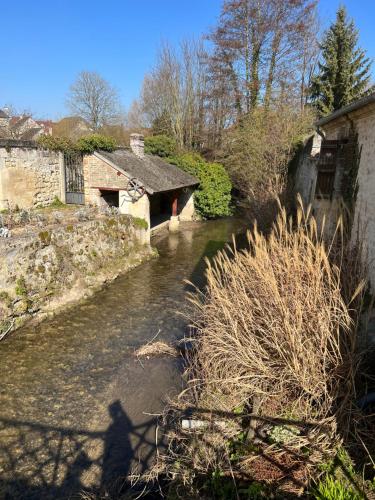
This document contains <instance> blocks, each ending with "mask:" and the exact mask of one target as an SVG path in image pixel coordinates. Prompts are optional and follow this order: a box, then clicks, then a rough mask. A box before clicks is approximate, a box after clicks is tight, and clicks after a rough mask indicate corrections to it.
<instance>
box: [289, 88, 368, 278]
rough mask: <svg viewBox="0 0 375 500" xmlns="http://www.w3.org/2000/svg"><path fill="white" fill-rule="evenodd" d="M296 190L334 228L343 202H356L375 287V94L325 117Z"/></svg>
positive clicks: (357, 221)
mask: <svg viewBox="0 0 375 500" xmlns="http://www.w3.org/2000/svg"><path fill="white" fill-rule="evenodd" d="M296 189H297V191H298V192H299V193H300V194H301V196H302V199H303V201H304V203H305V204H306V205H307V204H311V205H312V209H313V212H314V214H315V216H316V217H317V219H318V221H319V220H321V219H322V217H323V215H324V216H325V218H326V221H327V228H328V230H329V229H331V228H332V227H333V226H334V224H335V222H336V220H337V216H338V211H339V207H340V204H341V202H344V203H345V204H348V203H351V202H355V205H354V218H353V220H354V226H353V229H352V237H353V238H354V234H357V232H358V231H359V234H361V237H362V238H363V241H364V243H365V249H366V251H367V259H368V262H369V265H370V281H371V283H372V287H373V288H374V287H375V93H374V94H371V95H370V96H367V97H364V98H362V99H360V100H358V101H356V102H354V103H352V104H350V105H348V106H346V107H344V108H342V109H340V110H338V111H336V112H334V113H332V114H331V115H329V116H326V117H324V118H322V119H320V120H319V121H318V122H317V124H316V134H315V135H314V137H312V138H310V140H309V141H308V142H307V144H306V146H305V149H304V152H303V155H302V158H301V161H300V163H299V167H298V170H297V174H296Z"/></svg>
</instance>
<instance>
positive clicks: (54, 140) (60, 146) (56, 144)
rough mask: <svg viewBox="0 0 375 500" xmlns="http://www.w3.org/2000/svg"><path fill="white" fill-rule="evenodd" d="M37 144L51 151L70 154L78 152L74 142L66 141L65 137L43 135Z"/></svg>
mask: <svg viewBox="0 0 375 500" xmlns="http://www.w3.org/2000/svg"><path fill="white" fill-rule="evenodd" d="M36 142H37V143H38V145H39V146H40V147H41V148H43V149H49V150H50V151H62V152H70V151H75V150H76V146H75V144H74V142H73V141H71V140H70V139H66V138H65V137H54V136H52V135H41V136H40V137H38V139H37V141H36Z"/></svg>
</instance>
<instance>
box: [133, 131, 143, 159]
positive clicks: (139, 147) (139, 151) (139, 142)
mask: <svg viewBox="0 0 375 500" xmlns="http://www.w3.org/2000/svg"><path fill="white" fill-rule="evenodd" d="M130 149H131V150H132V151H133V153H134V154H135V155H136V156H138V158H144V157H145V140H144V137H143V135H142V134H130Z"/></svg>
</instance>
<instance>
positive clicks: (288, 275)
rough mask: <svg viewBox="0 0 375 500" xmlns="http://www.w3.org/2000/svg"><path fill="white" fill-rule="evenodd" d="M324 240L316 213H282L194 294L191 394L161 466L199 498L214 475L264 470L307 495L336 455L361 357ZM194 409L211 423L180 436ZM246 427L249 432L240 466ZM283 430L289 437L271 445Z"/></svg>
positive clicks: (170, 421)
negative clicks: (200, 483) (201, 481)
mask: <svg viewBox="0 0 375 500" xmlns="http://www.w3.org/2000/svg"><path fill="white" fill-rule="evenodd" d="M301 206H302V205H301ZM339 233H340V222H339V224H338V227H337V233H336V235H335V236H336V237H337V235H338V234H339ZM323 235H324V230H321V231H319V230H318V227H317V224H316V221H315V220H314V218H313V217H311V215H310V213H309V212H307V213H304V211H303V210H302V209H301V208H299V209H298V211H297V215H296V218H295V219H294V220H292V219H288V218H287V215H286V211H285V209H281V210H280V213H279V216H278V218H277V220H276V222H275V224H274V226H273V228H272V230H271V232H270V234H269V235H268V236H267V237H266V236H264V235H263V234H261V233H260V232H259V231H258V230H257V228H256V227H255V228H254V229H253V230H251V231H250V232H249V233H248V241H249V248H248V249H247V250H243V251H237V250H236V248H235V245H234V247H233V248H231V250H229V249H228V250H227V251H223V252H220V253H219V254H218V255H217V256H216V258H215V259H214V260H213V262H207V265H208V267H207V289H206V291H205V292H204V293H199V292H197V293H195V294H194V295H192V296H191V297H190V299H191V300H192V302H193V304H194V305H195V310H196V313H197V314H196V317H195V319H194V325H193V326H194V332H195V333H194V335H193V338H192V339H189V341H192V344H193V350H192V351H191V352H190V354H189V355H188V359H187V366H188V368H187V372H186V377H187V388H186V390H185V391H184V392H183V393H182V394H181V395H180V397H179V399H178V400H177V401H174V402H173V404H172V405H171V407H170V410H169V412H168V413H167V415H166V424H167V425H169V429H170V432H169V435H168V441H169V445H170V446H169V451H168V453H167V454H166V455H165V456H163V457H160V458H161V459H160V460H159V462H158V464H157V466H156V468H155V470H154V472H156V473H164V474H167V476H168V477H170V478H172V479H176V480H178V481H179V482H181V483H182V484H185V485H189V487H190V488H191V489H190V494H192V492H193V486H192V485H193V484H194V481H195V480H196V478H197V477H199V476H200V475H204V474H207V473H208V472H209V471H215V470H221V471H224V473H225V474H229V475H232V476H234V475H235V474H239V475H242V476H244V475H245V476H246V477H248V478H254V477H256V475H255V476H254V470H258V476H259V474H260V476H262V474H263V479H266V480H267V479H268V480H269V481H271V482H272V481H274V480H275V481H278V482H279V484H281V483H280V481H281V479H285V484H286V485H287V486H285V488H286V489H289V490H290V489H292V490H293V489H294V490H295V491H299V492H300V491H302V490H303V488H304V486H305V485H306V483H307V481H308V478H309V476H310V475H311V474H312V471H314V470H316V466H317V464H319V463H321V462H322V460H326V459H327V458H329V457H330V456H332V455H333V454H334V453H335V450H336V449H337V446H338V444H339V442H340V439H341V438H340V434H339V432H338V426H341V425H342V423H341V420H342V417H345V416H346V413H347V411H348V410H349V409H350V408H351V407H352V401H353V399H354V391H355V385H354V378H355V372H356V369H357V366H358V357H357V350H356V328H355V321H353V314H352V313H351V310H350V308H349V307H348V304H347V302H346V301H345V298H344V297H343V294H342V286H343V285H342V280H343V276H342V272H343V261H344V257H343V255H341V260H340V259H338V258H337V255H338V254H337V255H336V259H335V262H336V263H338V264H339V265H335V264H332V262H331V261H330V252H332V251H333V248H334V245H333V244H331V245H327V244H326V243H325V242H324V236H323ZM335 248H336V247H335ZM360 277H361V273H359V272H358V273H357V274H356V276H354V274H352V276H351V281H350V283H349V284H348V285H347V293H349V292H350V294H351V297H350V302H351V304H353V303H354V301H355V300H356V298H357V300H360V299H358V298H359V297H361V294H362V293H363V289H364V283H363V282H362V281H358V280H357V281H356V279H357V278H360ZM187 412H188V413H189V415H190V418H197V419H205V420H207V421H209V422H210V425H209V426H208V427H207V428H205V429H204V430H195V431H191V430H187V431H186V430H185V431H183V430H181V428H180V420H181V418H182V416H183V415H186V413H187ZM217 419H221V420H223V421H225V422H226V424H227V425H226V426H224V427H223V426H222V425H220V426H218V425H216V421H217ZM344 420H345V418H344ZM346 423H348V419H346ZM243 427H245V428H246V429H247V430H249V428H250V432H249V434H248V440H245V442H244V443H243V446H242V448H241V447H240V448H241V450H240V452H239V454H240V456H239V457H238V458H237V459H236V461H235V464H234V463H233V460H232V459H231V455H233V443H235V440H236V436H238V433H239V430H240V429H241V428H243ZM272 429H273V430H272ZM275 430H276V431H277V432H279V431H281V435H283V436H284V437H283V438H280V439H277V438H276V439H271V436H272V433H273V432H274V433H275ZM283 433H284V434H283ZM285 433H286V436H287V437H285ZM254 438H255V439H254ZM254 445H255V448H256V449H255V448H254ZM264 463H266V464H267V467H268V469H270V468H271V469H272V471H273V472H272V473H271V472H270V471H269V470H268V469H267V467H266V468H264ZM262 467H263V469H262ZM234 468H235V469H236V472H234V470H233V469H234ZM262 471H263V472H262Z"/></svg>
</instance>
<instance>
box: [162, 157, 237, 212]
mask: <svg viewBox="0 0 375 500" xmlns="http://www.w3.org/2000/svg"><path fill="white" fill-rule="evenodd" d="M168 161H170V162H171V163H173V164H174V165H176V166H178V167H179V168H181V169H182V170H184V171H185V172H188V173H189V174H192V175H194V176H195V177H197V179H198V180H199V187H198V189H197V190H196V191H195V194H194V203H195V208H196V210H197V212H198V213H199V214H200V215H201V216H202V217H204V218H207V219H210V218H215V217H224V216H227V215H230V214H231V206H230V205H231V190H232V184H231V181H230V178H229V175H228V173H227V171H226V170H225V168H224V166H223V165H221V164H220V163H209V162H207V161H205V160H204V159H203V158H202V157H201V156H200V155H199V154H198V153H184V154H181V155H176V156H175V157H173V158H169V160H168Z"/></svg>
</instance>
